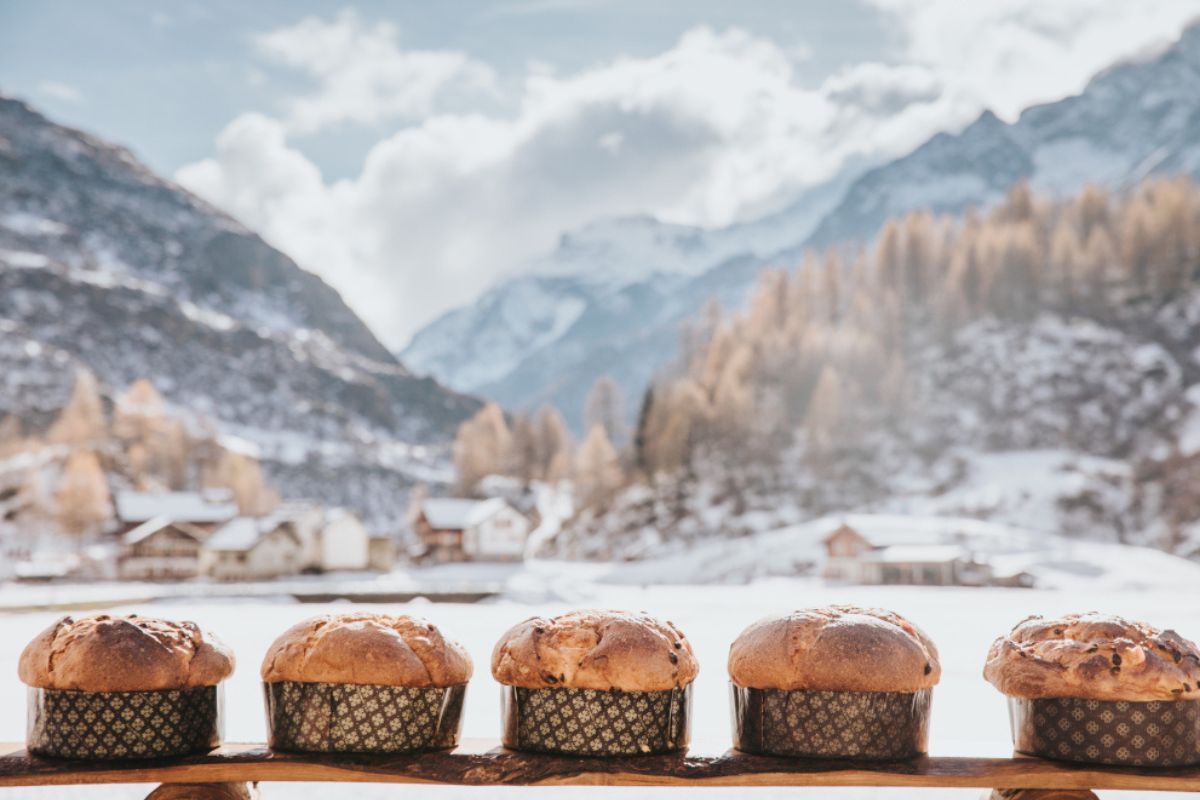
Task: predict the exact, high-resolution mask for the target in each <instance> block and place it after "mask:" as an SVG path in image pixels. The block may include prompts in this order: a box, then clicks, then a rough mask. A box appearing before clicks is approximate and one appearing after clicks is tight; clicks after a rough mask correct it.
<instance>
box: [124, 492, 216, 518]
mask: <svg viewBox="0 0 1200 800" xmlns="http://www.w3.org/2000/svg"><path fill="white" fill-rule="evenodd" d="M116 501H117V503H116V504H117V516H118V517H119V518H120V519H122V520H124V521H125V522H148V521H150V520H152V519H155V518H157V517H167V518H168V519H171V520H172V521H175V522H201V523H204V522H210V523H211V522H224V521H225V520H227V519H232V518H234V517H236V516H237V513H238V509H237V504H236V503H234V502H233V495H232V494H231V493H230V492H228V491H226V490H223V489H211V490H206V491H204V492H134V491H120V492H117V498H116Z"/></svg>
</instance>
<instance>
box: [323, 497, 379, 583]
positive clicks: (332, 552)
mask: <svg viewBox="0 0 1200 800" xmlns="http://www.w3.org/2000/svg"><path fill="white" fill-rule="evenodd" d="M313 566H315V567H317V568H318V569H320V570H322V571H330V570H361V569H368V568H369V567H370V566H371V537H370V535H369V534H368V533H367V529H366V527H365V526H364V525H363V524H362V520H360V519H359V518H358V517H356V516H355V515H354V514H352V513H350V512H349V511H347V510H346V509H344V508H334V509H330V510H329V511H328V512H327V513H326V514H325V524H324V525H323V526H321V532H320V549H319V553H318V557H317V561H316V563H315V564H314V565H313Z"/></svg>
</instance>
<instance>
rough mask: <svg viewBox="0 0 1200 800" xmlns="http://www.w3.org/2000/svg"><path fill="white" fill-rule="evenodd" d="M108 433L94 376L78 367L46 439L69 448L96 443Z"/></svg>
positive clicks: (102, 404)
mask: <svg viewBox="0 0 1200 800" xmlns="http://www.w3.org/2000/svg"><path fill="white" fill-rule="evenodd" d="M107 436H108V420H107V418H106V417H105V415H104V403H103V402H102V401H101V399H100V387H99V385H98V384H97V382H96V376H95V375H93V374H92V373H91V372H90V371H88V370H86V369H81V370H79V372H78V373H77V374H76V376H75V386H74V388H73V389H72V390H71V396H70V398H69V399H68V400H67V404H66V405H65V406H64V407H63V409H62V411H61V412H60V413H59V415H58V418H57V419H55V420H54V423H53V424H52V425H51V426H50V430H49V431H48V432H47V434H46V438H47V439H48V440H49V441H50V442H52V443H54V444H66V445H70V446H72V447H88V446H95V445H97V444H99V443H100V442H102V441H103V440H104V439H105V438H106V437H107Z"/></svg>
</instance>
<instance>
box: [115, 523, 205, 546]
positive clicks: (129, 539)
mask: <svg viewBox="0 0 1200 800" xmlns="http://www.w3.org/2000/svg"><path fill="white" fill-rule="evenodd" d="M172 524H175V520H172V519H171V518H170V517H155V518H154V519H152V520H148V521H146V522H143V523H142V524H141V525H138V526H137V527H136V528H134V529H133V530H131V531H129V532H127V533H126V534H125V535H124V536H122V537H121V541H122V542H124V543H125V544H137V543H138V542H140V541H142V540H143V539H145V538H146V537H148V536H150V535H151V534H154V533H158V532H159V531H161V530H162V529H163V528H165V527H167V526H168V525H172ZM189 527H191V526H189V525H187V524H186V523H183V524H179V525H177V526H176V529H177V530H179V531H180V532H182V533H183V534H185V535H187V536H191V537H192V538H193V539H195V540H196V541H200V537H199V536H197V535H196V534H194V533H192V531H191V530H188V528H189Z"/></svg>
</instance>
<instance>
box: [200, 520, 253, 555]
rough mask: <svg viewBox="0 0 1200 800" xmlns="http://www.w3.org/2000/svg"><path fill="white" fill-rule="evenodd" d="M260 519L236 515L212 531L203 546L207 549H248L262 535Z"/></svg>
mask: <svg viewBox="0 0 1200 800" xmlns="http://www.w3.org/2000/svg"><path fill="white" fill-rule="evenodd" d="M262 532H263V528H262V520H259V519H255V518H254V517H236V518H234V519H231V520H230V521H229V522H226V523H225V524H224V525H222V526H221V527H219V528H217V529H216V531H214V532H213V535H212V536H211V537H209V540H208V541H207V542H205V543H204V546H205V547H206V548H207V549H209V550H249V549H250V548H252V547H254V545H256V544H258V539H259V537H260V536H261V535H262Z"/></svg>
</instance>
